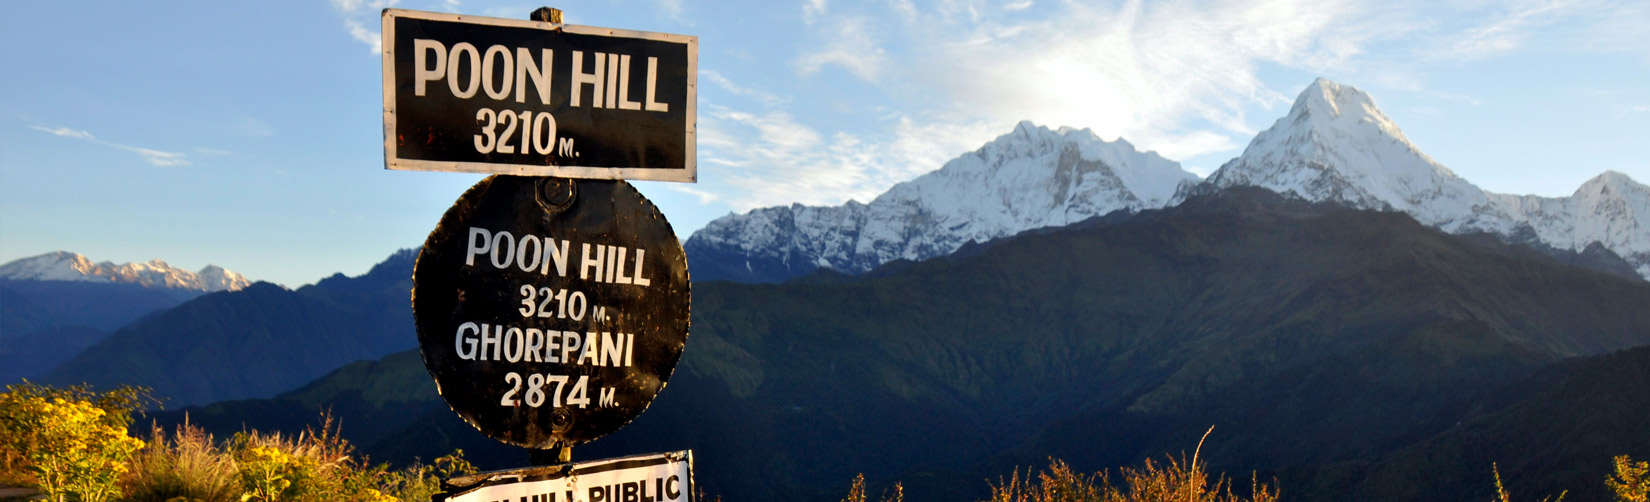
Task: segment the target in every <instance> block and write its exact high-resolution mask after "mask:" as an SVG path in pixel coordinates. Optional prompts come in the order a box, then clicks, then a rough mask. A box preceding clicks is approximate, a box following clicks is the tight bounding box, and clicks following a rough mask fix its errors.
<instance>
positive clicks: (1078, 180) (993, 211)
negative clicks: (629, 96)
mask: <svg viewBox="0 0 1650 502" xmlns="http://www.w3.org/2000/svg"><path fill="white" fill-rule="evenodd" d="M1195 183H1197V177H1196V176H1195V175H1193V174H1191V173H1190V172H1187V171H1185V170H1184V169H1181V168H1180V164H1178V163H1176V162H1173V161H1170V160H1167V159H1164V158H1163V157H1161V156H1158V155H1157V154H1156V153H1155V152H1140V151H1138V150H1136V149H1135V148H1134V146H1133V145H1131V144H1129V143H1128V142H1126V141H1123V140H1118V141H1105V140H1102V139H1100V138H1099V137H1098V136H1096V135H1095V134H1094V133H1093V132H1092V131H1090V130H1087V129H1082V130H1077V129H1070V128H1061V129H1058V130H1050V129H1048V128H1046V127H1040V126H1037V125H1034V124H1032V123H1030V122H1021V123H1020V124H1019V125H1018V126H1016V127H1015V129H1014V131H1013V132H1011V133H1009V134H1005V135H1003V136H1001V137H998V138H997V139H996V140H994V141H992V142H990V143H987V144H986V145H985V146H984V147H981V148H980V149H979V150H977V151H975V152H972V153H969V154H966V155H963V156H961V157H958V158H956V159H954V160H952V161H950V162H947V163H946V164H945V166H944V167H942V168H940V169H939V170H937V171H934V172H931V173H928V174H925V175H923V176H920V177H917V178H916V179H913V180H911V181H908V182H904V183H900V184H898V185H895V186H894V187H893V188H891V189H889V190H888V191H887V192H885V193H883V194H882V195H880V196H878V197H877V198H876V199H875V200H872V201H871V202H870V203H869V204H861V203H859V202H855V201H849V202H848V203H847V204H843V205H841V206H830V207H812V206H803V205H800V204H798V205H792V206H779V207H770V208H762V209H756V210H753V211H751V212H750V213H747V214H742V215H728V216H724V217H722V218H719V219H717V220H715V221H712V222H711V223H710V224H708V225H706V226H705V228H704V229H702V230H700V231H698V232H695V233H694V234H693V236H692V237H690V238H688V241H687V243H686V244H685V245H684V247H685V249H686V251H687V253H688V257H689V258H688V259H689V262H690V263H692V264H693V277H694V279H696V280H717V279H731V280H736V281H742V282H777V281H783V280H785V279H789V278H791V277H796V276H799V275H802V274H805V273H808V272H810V271H813V270H815V269H819V268H824V269H830V270H835V271H838V272H846V273H860V272H865V271H867V270H870V269H872V268H875V267H877V266H879V265H881V264H883V263H887V262H889V261H893V260H913V261H915V260H922V259H927V258H931V257H934V256H941V255H945V254H949V253H951V252H952V251H955V250H956V249H957V248H958V247H960V246H962V245H963V244H964V243H967V242H969V241H975V242H984V241H988V240H992V239H998V238H1002V237H1007V236H1010V235H1014V234H1016V233H1019V232H1022V231H1025V230H1029V229H1034V228H1042V227H1050V226H1062V225H1067V224H1070V223H1074V222H1077V221H1082V220H1085V219H1088V218H1092V217H1095V216H1100V215H1104V214H1107V213H1110V212H1113V211H1119V210H1124V211H1140V210H1142V209H1151V208H1158V207H1163V205H1164V204H1165V203H1167V202H1169V201H1170V200H1171V199H1172V198H1173V197H1174V194H1175V193H1176V191H1177V190H1180V189H1183V188H1184V187H1186V186H1190V185H1192V184H1195Z"/></svg>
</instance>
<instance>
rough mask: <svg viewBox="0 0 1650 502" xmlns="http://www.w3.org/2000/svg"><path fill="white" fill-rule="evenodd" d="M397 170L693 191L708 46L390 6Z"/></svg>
mask: <svg viewBox="0 0 1650 502" xmlns="http://www.w3.org/2000/svg"><path fill="white" fill-rule="evenodd" d="M383 42H384V165H385V167H386V168H388V169H405V170H420V171H456V172H475V173H497V174H514V175H533V176H562V177H569V178H595V179H632V180H654V181H679V182H690V183H691V182H693V181H695V179H696V177H697V168H696V163H695V161H694V159H695V155H696V153H695V142H694V127H695V124H696V120H697V105H696V98H697V94H698V92H697V90H698V78H697V76H698V66H699V65H698V60H699V57H698V56H699V39H698V37H692V36H687V35H668V34H663V33H646V32H638V31H626V30H615V29H609V28H594V27H588V26H571V25H566V24H553V23H545V22H537V21H526V20H513V19H498V18H486V17H473V16H464V15H457V14H443V13H436V12H421V11H409V10H400V9H385V10H384V14H383Z"/></svg>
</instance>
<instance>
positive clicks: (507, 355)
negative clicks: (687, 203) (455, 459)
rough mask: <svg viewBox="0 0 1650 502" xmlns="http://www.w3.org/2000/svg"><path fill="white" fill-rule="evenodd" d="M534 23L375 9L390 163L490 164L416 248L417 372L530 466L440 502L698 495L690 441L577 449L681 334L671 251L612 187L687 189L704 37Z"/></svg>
mask: <svg viewBox="0 0 1650 502" xmlns="http://www.w3.org/2000/svg"><path fill="white" fill-rule="evenodd" d="M534 17H535V19H537V20H536V21H519V20H510V19H493V18H479V17H471V16H463V15H455V14H440V13H431V12H417V11H406V10H398V9H386V10H385V11H384V14H383V37H384V39H383V43H384V59H383V64H384V73H383V75H384V154H385V166H386V167H387V168H389V169H410V170H431V171H459V172H478V173H495V175H494V176H489V177H487V178H486V179H483V180H481V181H480V182H478V183H476V184H475V186H473V187H471V188H470V189H469V190H468V191H467V192H465V193H464V195H463V196H462V197H460V198H459V200H458V201H457V202H455V203H454V204H453V206H452V208H450V209H448V210H447V213H446V214H445V215H443V216H442V218H441V221H440V223H439V224H438V225H437V226H436V228H435V230H434V231H432V232H430V236H429V238H428V239H427V240H426V241H425V243H424V248H423V249H422V251H421V252H420V253H419V257H418V263H417V265H416V266H415V267H414V270H413V291H412V303H413V317H414V320H415V322H416V324H417V327H418V340H419V346H420V351H421V353H422V355H423V358H424V365H425V367H426V368H427V369H428V370H429V371H430V375H431V376H432V377H433V378H434V379H435V381H436V386H437V388H438V390H439V392H440V393H441V397H442V398H443V399H444V400H446V402H447V404H448V405H449V406H450V407H451V408H452V409H453V411H454V412H455V413H457V414H458V415H459V416H460V417H462V418H463V419H464V420H465V421H466V422H468V423H470V425H472V426H475V428H476V429H477V430H479V431H480V432H482V433H483V434H486V435H487V436H489V437H492V438H493V439H496V440H499V441H502V442H505V443H509V444H512V445H516V446H522V447H525V448H529V449H531V450H530V451H533V452H535V453H534V454H533V455H531V456H532V458H533V459H534V460H533V462H534V463H535V464H540V467H530V468H526V469H513V470H508V471H498V472H492V473H486V474H483V475H478V476H467V477H462V478H454V479H452V480H447V482H446V483H444V486H445V487H446V489H447V492H448V493H447V494H445V495H442V496H438V497H437V499H438V500H453V501H497V500H524V501H525V500H534V501H541V502H551V501H564V502H655V501H660V502H662V501H667V500H668V501H685V500H692V499H693V490H692V456H691V454H690V453H689V452H676V453H669V454H657V455H651V456H639V457H625V458H622V459H610V460H600V461H594V462H583V463H572V462H571V452H570V450H571V447H572V446H574V445H578V444H581V443H584V442H588V441H591V440H594V439H596V438H599V437H601V436H604V435H606V434H609V433H612V432H614V431H616V430H618V429H619V428H621V427H624V426H625V425H626V424H628V423H630V421H631V420H633V419H634V418H635V417H636V416H637V415H639V414H641V412H642V411H643V410H645V409H647V406H648V404H649V403H651V402H652V400H653V398H654V397H655V396H656V395H657V394H658V393H659V392H660V391H661V390H662V389H663V388H664V386H665V384H666V382H668V381H669V379H670V375H671V373H672V372H673V370H674V369H675V367H676V363H677V361H679V360H680V359H681V356H682V350H683V347H684V345H685V344H686V342H687V335H688V322H689V309H690V304H691V300H690V293H689V283H688V270H687V261H686V256H685V254H684V253H683V252H682V246H681V242H680V241H679V240H677V238H676V235H675V232H674V231H672V230H671V228H670V224H669V223H668V222H667V221H666V220H665V218H664V215H662V214H660V213H659V211H658V209H657V208H655V207H654V206H653V204H652V203H651V202H649V201H648V200H647V199H646V198H645V197H643V196H642V195H641V193H639V192H637V191H636V189H635V188H633V187H631V186H630V184H629V183H627V182H626V181H624V180H625V179H643V180H658V181H680V182H693V181H694V180H695V178H696V170H695V163H694V123H695V120H696V115H695V114H696V110H695V106H694V101H695V96H696V89H695V74H696V73H697V55H698V39H697V38H695V37H691V36H684V35H666V34H658V33H643V32H634V31H624V30H613V29H606V28H591V27H581V26H569V25H565V24H562V23H561V22H560V19H559V11H554V10H553V9H540V10H539V11H538V12H535V13H534ZM571 178H583V179H571Z"/></svg>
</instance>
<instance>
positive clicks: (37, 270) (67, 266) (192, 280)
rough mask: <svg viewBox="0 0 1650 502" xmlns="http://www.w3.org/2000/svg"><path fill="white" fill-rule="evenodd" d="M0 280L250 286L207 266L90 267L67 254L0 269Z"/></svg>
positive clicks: (205, 289)
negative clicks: (191, 268)
mask: <svg viewBox="0 0 1650 502" xmlns="http://www.w3.org/2000/svg"><path fill="white" fill-rule="evenodd" d="M0 279H5V280H13V281H67V282H91V283H123V284H136V285H139V286H143V287H146V288H167V289H182V290H188V291H200V292H203V293H211V292H216V291H235V290H238V289H241V288H244V287H247V286H249V285H251V284H252V283H251V282H250V281H248V280H246V277H244V276H242V275H241V274H238V273H235V272H234V271H231V270H225V269H224V268H223V267H219V266H217V265H207V266H206V267H205V268H202V269H201V270H200V271H199V272H190V271H188V270H183V269H179V268H177V267H173V266H171V265H167V264H166V262H164V261H161V260H152V261H149V262H148V263H122V264H120V265H116V264H114V263H112V262H107V261H105V262H101V263H92V260H90V259H87V258H86V257H85V256H81V255H79V254H75V253H70V252H68V251H53V252H50V253H46V254H43V255H39V256H31V257H28V258H21V259H17V260H13V261H11V262H10V263H6V264H5V265H0Z"/></svg>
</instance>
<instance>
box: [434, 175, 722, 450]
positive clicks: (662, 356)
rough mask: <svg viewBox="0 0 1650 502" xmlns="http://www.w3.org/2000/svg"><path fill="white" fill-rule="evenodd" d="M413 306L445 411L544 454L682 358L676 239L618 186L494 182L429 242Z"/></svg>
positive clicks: (627, 403)
mask: <svg viewBox="0 0 1650 502" xmlns="http://www.w3.org/2000/svg"><path fill="white" fill-rule="evenodd" d="M412 302H413V317H414V319H415V321H416V322H417V326H418V340H419V346H420V348H421V351H422V353H423V356H424V365H425V367H426V368H428V369H429V371H430V374H431V375H432V376H434V377H435V381H436V385H437V386H438V388H439V389H440V392H441V397H442V398H443V399H445V400H446V401H447V404H448V405H450V406H451V407H452V409H453V411H455V412H457V413H458V414H459V416H461V417H463V418H464V420H465V421H467V422H469V423H470V424H471V425H474V426H475V427H476V428H477V429H479V430H481V432H482V433H484V434H486V435H488V436H490V437H492V438H494V439H497V440H499V441H503V442H506V443H510V444H513V445H518V446H524V447H529V448H539V449H548V448H552V447H555V446H573V445H577V444H580V443H583V442H586V441H590V440H592V439H596V438H598V437H601V436H603V435H606V434H608V433H611V432H613V431H615V430H618V429H619V428H620V427H623V426H624V425H625V424H627V423H629V422H630V421H631V420H632V419H634V418H635V417H636V416H637V415H639V414H640V413H641V412H642V411H643V410H644V409H646V408H647V406H648V403H650V402H651V401H652V400H653V397H654V396H655V395H657V394H658V393H659V391H660V390H661V389H663V388H664V386H665V382H666V381H668V380H669V379H670V375H671V372H672V370H673V369H674V368H675V367H676V362H677V360H679V359H680V358H681V355H682V348H683V345H684V344H685V343H686V341H687V335H688V313H689V303H690V297H689V290H688V272H687V261H686V258H685V256H684V255H683V253H682V246H681V243H680V241H678V240H677V238H676V235H675V233H674V232H672V231H671V228H670V224H669V223H668V222H666V221H665V218H664V216H663V215H661V214H659V211H658V210H657V209H656V208H654V206H653V204H652V203H651V202H648V200H647V199H646V198H644V197H642V195H641V194H640V193H638V192H637V191H636V189H635V188H633V187H631V186H630V184H629V183H626V182H624V181H596V180H570V179H565V178H529V177H519V176H502V175H499V176H491V177H488V178H487V179H484V180H482V181H481V182H479V183H477V184H476V185H475V186H473V187H471V188H470V190H469V191H468V192H465V194H464V196H463V197H461V198H459V200H458V202H456V203H454V204H453V207H452V208H451V209H448V210H447V214H446V215H444V216H442V218H441V223H440V224H439V225H438V226H437V227H436V229H435V230H434V231H433V232H431V233H430V236H429V239H428V240H426V241H425V243H424V248H423V250H422V252H421V253H420V254H419V256H418V264H417V266H416V267H414V271H413V299H412Z"/></svg>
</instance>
